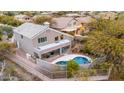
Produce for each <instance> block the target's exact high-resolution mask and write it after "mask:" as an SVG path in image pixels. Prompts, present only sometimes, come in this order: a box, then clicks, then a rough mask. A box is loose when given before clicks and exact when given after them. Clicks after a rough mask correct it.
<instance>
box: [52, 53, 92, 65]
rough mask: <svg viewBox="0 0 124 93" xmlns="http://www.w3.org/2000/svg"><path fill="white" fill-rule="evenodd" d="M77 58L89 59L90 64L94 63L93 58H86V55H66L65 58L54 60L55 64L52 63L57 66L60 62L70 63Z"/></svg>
mask: <svg viewBox="0 0 124 93" xmlns="http://www.w3.org/2000/svg"><path fill="white" fill-rule="evenodd" d="M75 57H84V58H87V59H88V61H89V62H91V63H92V60H91V58H89V57H88V56H85V55H79V54H65V55H64V56H62V57H60V58H58V59H56V60H54V61H53V62H51V63H52V64H55V63H57V62H59V61H69V60H72V59H73V58H75Z"/></svg>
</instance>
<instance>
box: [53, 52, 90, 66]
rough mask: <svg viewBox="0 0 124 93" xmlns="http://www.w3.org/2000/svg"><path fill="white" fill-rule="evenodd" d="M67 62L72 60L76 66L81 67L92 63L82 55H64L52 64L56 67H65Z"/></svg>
mask: <svg viewBox="0 0 124 93" xmlns="http://www.w3.org/2000/svg"><path fill="white" fill-rule="evenodd" d="M69 60H74V61H75V62H76V63H77V64H79V65H82V64H89V63H91V62H92V60H91V59H90V58H89V57H87V56H84V55H74V54H73V55H66V56H64V57H62V58H59V59H57V60H56V61H54V62H53V63H54V64H58V65H66V64H67V62H68V61H69Z"/></svg>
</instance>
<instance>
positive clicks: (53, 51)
mask: <svg viewBox="0 0 124 93" xmlns="http://www.w3.org/2000/svg"><path fill="white" fill-rule="evenodd" d="M70 48H71V41H69V40H60V41H57V42H54V43H51V44H47V45H44V46H39V47H38V48H35V49H34V50H35V54H37V56H39V58H40V59H42V60H46V61H50V62H51V61H52V60H54V59H55V58H57V57H60V56H62V55H64V54H66V53H69V52H70Z"/></svg>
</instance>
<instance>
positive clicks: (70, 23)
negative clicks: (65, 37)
mask: <svg viewBox="0 0 124 93" xmlns="http://www.w3.org/2000/svg"><path fill="white" fill-rule="evenodd" d="M92 20H93V18H91V17H90V16H87V17H58V18H53V20H52V24H51V27H52V28H55V29H59V30H60V31H65V32H72V31H76V33H77V30H78V31H80V32H78V33H82V32H84V30H85V29H84V28H85V27H83V31H82V30H81V29H82V23H83V24H88V23H90V22H92ZM80 28H81V29H80ZM79 29H80V30H79ZM81 31H82V32H81Z"/></svg>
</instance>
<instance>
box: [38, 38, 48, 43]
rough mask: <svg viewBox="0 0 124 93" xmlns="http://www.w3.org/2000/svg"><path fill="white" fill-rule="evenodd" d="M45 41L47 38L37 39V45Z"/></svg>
mask: <svg viewBox="0 0 124 93" xmlns="http://www.w3.org/2000/svg"><path fill="white" fill-rule="evenodd" d="M46 41H47V37H42V38H38V43H43V42H46Z"/></svg>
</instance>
